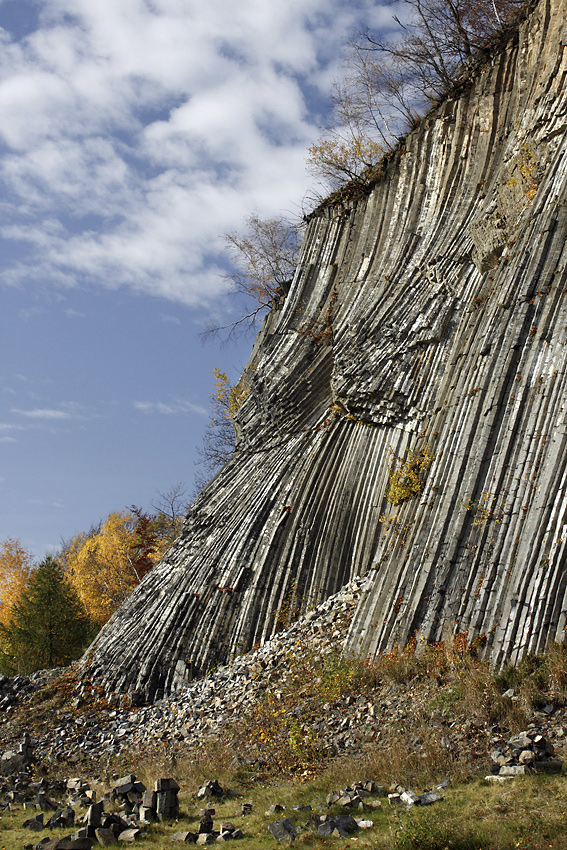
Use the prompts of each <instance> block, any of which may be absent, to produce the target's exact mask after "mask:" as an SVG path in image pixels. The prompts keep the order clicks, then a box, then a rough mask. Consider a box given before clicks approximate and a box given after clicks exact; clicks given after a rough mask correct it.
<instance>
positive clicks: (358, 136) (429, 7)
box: [307, 0, 525, 186]
mask: <svg viewBox="0 0 567 850" xmlns="http://www.w3.org/2000/svg"><path fill="white" fill-rule="evenodd" d="M391 2H393V0H391ZM400 5H401V11H400V14H399V15H394V16H393V21H394V23H395V24H396V27H397V30H396V32H395V33H393V34H389V35H387V36H383V35H381V34H379V33H374V32H371V31H369V30H367V31H366V32H364V33H362V34H361V35H359V36H358V37H357V38H355V39H354V40H353V41H352V42H351V44H350V45H349V48H350V49H349V52H348V54H347V57H346V73H345V76H344V78H343V80H342V81H340V82H339V83H337V84H336V86H335V91H334V95H333V99H332V103H333V123H332V126H331V128H330V132H329V134H328V135H327V136H326V137H323V138H322V139H320V140H319V141H318V142H317V143H315V144H313V145H312V146H311V148H310V149H309V156H308V160H307V162H308V166H309V168H310V169H311V170H312V171H313V172H314V173H315V174H317V175H318V176H320V177H323V178H324V179H325V180H326V181H327V182H329V183H330V184H331V185H332V186H335V185H337V184H339V185H340V184H342V183H344V181H345V179H346V180H352V179H355V180H360V181H362V182H364V180H365V179H366V177H367V175H368V173H369V169H370V168H371V166H372V165H374V164H376V163H377V162H378V161H379V159H380V158H381V156H382V155H383V154H385V153H387V152H388V151H389V150H392V149H393V148H394V147H395V145H396V143H397V140H398V137H399V136H400V135H403V134H405V133H406V132H407V131H408V130H410V129H412V127H414V126H415V125H416V123H418V121H419V115H420V113H421V112H422V110H424V109H425V108H427V105H428V104H429V105H430V104H432V103H435V102H436V101H437V100H439V99H440V98H442V97H443V96H444V95H445V94H446V93H447V92H448V91H450V89H451V88H452V87H453V86H454V85H455V83H456V81H457V79H458V77H459V75H460V74H461V72H462V71H463V70H464V69H465V68H466V66H467V65H468V64H469V63H470V62H471V61H474V58H475V57H476V56H480V55H482V51H483V50H485V49H487V48H489V47H490V45H491V42H492V40H493V39H494V38H495V37H497V36H498V35H499V34H500V33H503V32H505V31H506V28H507V27H509V25H511V24H512V23H513V22H514V21H515V20H516V19H517V17H518V14H519V12H520V10H521V9H522V8H523V7H524V5H525V3H524V0H402V3H401V4H400Z"/></svg>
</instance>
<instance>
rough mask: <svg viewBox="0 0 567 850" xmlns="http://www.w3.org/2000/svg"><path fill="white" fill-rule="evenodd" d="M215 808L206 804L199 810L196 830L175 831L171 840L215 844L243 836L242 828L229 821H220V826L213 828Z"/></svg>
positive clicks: (235, 839)
mask: <svg viewBox="0 0 567 850" xmlns="http://www.w3.org/2000/svg"><path fill="white" fill-rule="evenodd" d="M215 814H216V810H215V809H214V808H212V807H211V806H206V807H205V808H204V809H201V810H200V811H199V830H198V832H185V831H184V832H176V833H175V834H174V835H172V837H171V840H172V841H183V842H185V843H186V844H188V843H189V844H216V843H219V842H223V841H237V840H239V839H241V838H244V833H243V832H242V830H240V829H237V828H236V827H235V825H234V824H233V823H232V822H231V821H222V822H221V824H220V828H219V829H218V830H216V829H215V826H214V822H213V816H214V815H215Z"/></svg>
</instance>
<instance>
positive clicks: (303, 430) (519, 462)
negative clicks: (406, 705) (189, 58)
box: [83, 0, 567, 699]
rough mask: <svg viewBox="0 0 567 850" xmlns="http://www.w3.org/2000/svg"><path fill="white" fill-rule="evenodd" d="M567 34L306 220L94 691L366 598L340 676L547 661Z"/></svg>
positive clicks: (545, 15)
mask: <svg viewBox="0 0 567 850" xmlns="http://www.w3.org/2000/svg"><path fill="white" fill-rule="evenodd" d="M566 20H567V2H566V0H541V2H539V3H538V5H537V6H536V7H535V9H534V11H533V12H532V13H531V14H530V16H529V17H528V19H527V20H526V21H525V22H524V23H523V24H522V25H521V27H520V30H519V33H518V35H517V37H515V38H513V39H512V41H511V42H510V43H509V44H508V45H507V47H506V48H505V49H504V50H502V51H501V52H500V53H498V54H497V55H495V56H493V57H492V59H491V60H490V61H489V62H488V63H487V64H486V65H485V66H484V67H483V69H481V70H480V71H479V72H478V73H477V74H476V75H475V78H474V80H472V81H469V82H466V81H463V83H462V85H461V87H460V92H459V93H458V94H456V95H455V96H454V97H449V98H447V99H446V100H445V101H444V102H443V103H442V104H441V105H440V106H439V107H438V108H437V109H436V110H435V111H433V112H432V113H430V114H429V115H428V116H427V117H426V118H425V119H424V120H423V121H422V122H421V125H420V126H419V128H418V129H417V130H416V131H414V132H413V133H412V134H410V135H409V136H408V137H407V139H406V140H405V143H403V144H402V145H401V146H400V148H399V150H398V151H397V152H396V154H395V155H393V156H392V157H391V159H390V161H389V162H388V163H387V164H386V166H385V168H384V173H383V175H382V176H381V177H380V178H379V179H378V180H377V183H376V185H375V186H374V188H373V190H372V191H371V192H370V194H369V195H368V196H365V197H362V198H358V199H355V200H340V199H339V200H337V201H336V202H334V203H333V204H328V205H326V206H324V207H322V208H321V209H319V210H317V211H316V212H315V213H314V214H313V215H312V216H311V217H310V221H309V223H308V227H307V232H306V236H305V239H304V243H303V247H302V253H301V258H300V263H299V266H298V269H297V272H296V274H295V277H294V280H293V283H292V286H291V288H290V291H289V293H288V294H287V295H286V296H285V298H283V297H282V301H281V303H279V304H276V305H275V306H274V308H273V309H272V312H271V313H270V315H269V316H268V317H267V319H266V321H265V323H264V326H263V328H262V331H261V333H260V335H259V337H258V339H257V342H256V345H255V347H254V350H253V353H252V356H251V359H250V362H249V363H248V365H247V367H246V369H245V372H244V376H243V380H244V381H245V383H246V385H247V386H248V387H249V389H250V394H249V395H248V397H247V399H246V400H245V402H244V404H243V405H242V407H241V409H240V410H239V412H238V414H237V427H238V434H239V436H238V444H237V450H236V451H235V453H234V456H233V458H232V459H231V461H230V462H229V463H228V464H227V465H226V467H225V468H224V469H223V470H221V472H220V473H219V474H218V475H217V476H216V477H215V479H214V480H213V481H212V482H211V484H210V485H209V486H208V487H207V488H206V489H205V491H204V492H203V493H202V495H201V497H200V498H199V500H198V502H197V503H196V504H195V505H194V507H193V508H192V510H191V512H190V514H189V516H188V518H187V520H186V523H185V527H184V530H183V533H182V534H181V536H180V537H179V538H178V540H177V541H176V543H175V545H174V546H173V547H172V548H171V549H170V551H169V552H168V553H167V555H166V556H165V558H164V560H163V561H162V562H161V563H160V564H159V565H158V566H157V567H156V568H155V569H154V570H153V571H152V572H151V573H150V574H149V575H148V576H147V577H146V578H145V580H144V581H143V582H142V584H141V585H140V586H139V587H138V588H136V590H135V591H134V592H133V593H132V595H131V596H130V598H129V599H128V600H127V601H126V602H125V604H124V605H123V606H122V607H121V608H120V610H119V611H118V612H117V613H116V615H115V616H114V617H113V619H112V620H111V622H110V623H109V624H108V625H107V627H106V628H105V629H104V630H103V632H102V633H101V635H100V636H99V638H98V640H97V642H96V644H95V645H94V647H93V648H92V649H91V651H90V652H89V653H88V655H87V656H86V657H85V660H84V663H83V666H84V669H85V672H86V673H88V674H89V675H91V676H94V677H95V678H96V679H97V680H98V681H101V680H102V681H103V682H104V683H105V685H106V687H107V688H108V689H115V690H121V691H123V690H128V691H137V692H138V693H139V695H140V697H141V698H142V697H143V698H149V699H151V698H154V697H156V695H157V696H160V695H161V693H162V692H163V691H166V692H170V691H172V690H175V689H176V688H179V687H180V686H182V685H183V684H185V683H186V682H188V681H189V680H190V679H191V678H192V677H194V676H195V675H197V674H202V673H203V672H206V671H207V670H209V669H210V668H211V667H213V666H214V665H216V664H218V663H219V662H224V661H226V660H228V659H230V658H231V657H233V656H235V655H239V654H241V653H243V652H245V651H247V650H249V649H251V648H252V647H253V646H254V645H256V644H258V643H260V642H262V641H264V640H265V639H267V638H269V637H270V636H271V635H272V634H273V633H274V631H275V629H276V628H277V625H278V621H279V622H280V624H281V622H282V620H285V617H286V616H287V614H288V613H289V610H290V609H294V608H296V607H299V608H303V609H305V608H307V607H309V606H311V605H313V604H316V603H318V602H319V601H321V599H324V598H326V597H327V596H329V595H330V594H332V593H333V592H335V591H336V590H337V589H338V588H340V587H341V586H342V585H343V584H345V583H346V582H348V581H349V580H350V579H351V578H352V577H353V576H355V575H363V574H366V577H367V581H366V584H365V587H366V588H367V589H366V590H365V593H364V594H363V598H362V599H361V601H360V604H359V608H358V612H357V614H356V616H355V618H354V620H353V623H352V626H351V630H350V635H349V637H348V640H347V646H346V649H347V651H349V652H353V653H354V652H356V653H362V654H363V655H365V656H366V655H370V656H371V655H372V654H374V653H377V652H380V651H382V650H384V649H386V648H387V647H390V646H392V645H394V644H400V645H401V644H404V643H405V642H407V641H408V640H409V639H411V638H414V637H416V638H417V640H418V641H420V640H423V641H438V640H441V639H447V638H450V637H451V635H454V634H456V633H463V632H468V637H469V638H472V637H473V636H475V635H483V636H484V640H485V651H486V653H487V654H488V655H489V656H490V658H491V659H492V660H493V662H494V664H495V665H499V664H501V663H502V662H503V661H504V660H505V659H507V658H510V659H511V660H515V659H517V658H518V657H519V656H521V655H522V654H523V653H524V652H525V651H526V650H538V649H541V648H543V647H544V645H545V644H546V643H547V642H548V641H549V640H553V639H562V638H563V635H564V630H565V628H566V627H567V619H566V611H567V595H566V585H567V570H566V568H565V556H566V547H567V491H566V483H567V451H566V448H567V445H566V444H567V427H566V425H567V369H566V358H567V347H566V343H567V249H566V245H565V242H566V236H567V206H566V202H567V191H566V189H567V186H566V175H567V134H566V130H567V86H566V85H565V78H566V72H567V55H566V45H567V30H566V29H565V21H566ZM408 451H409V452H413V454H408ZM396 458H398V460H397V461H396ZM418 461H420V462H422V468H421V469H419V468H417V462H418ZM393 467H395V469H396V472H395V475H394V477H393V483H394V485H395V487H397V488H398V489H397V493H398V496H400V500H399V501H398V503H397V504H393V503H392V501H391V500H390V499H388V498H387V497H386V494H387V492H388V488H389V476H390V470H391V469H392V468H393ZM412 476H413V477H412ZM416 480H417V484H416ZM420 481H421V482H424V487H423V489H422V485H421V484H420V483H419V482H420ZM412 483H413V484H414V485H415V486H414V488H413V489H414V492H413V495H411V497H409V498H404V497H405V496H408V492H407V491H408V485H412ZM404 487H405V489H404ZM410 489H411V487H410ZM421 489H422V492H419V491H420V490H421ZM394 501H397V500H396V499H395V500H394Z"/></svg>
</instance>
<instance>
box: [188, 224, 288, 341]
mask: <svg viewBox="0 0 567 850" xmlns="http://www.w3.org/2000/svg"><path fill="white" fill-rule="evenodd" d="M224 241H225V244H226V246H227V249H228V254H229V257H230V260H231V263H232V266H233V270H232V271H230V272H228V273H227V274H226V275H225V279H226V280H228V281H229V282H230V286H231V290H232V292H233V293H234V294H237V295H242V296H244V298H245V299H246V302H247V304H248V305H249V306H250V309H248V310H247V311H246V313H245V314H244V315H243V316H241V317H240V318H239V319H237V320H236V321H234V322H230V323H229V324H228V325H225V326H223V327H218V328H212V329H211V330H209V331H207V332H206V333H205V334H204V336H205V337H207V336H210V335H215V334H218V333H220V332H221V331H225V330H228V331H229V336H230V335H232V334H233V333H235V332H237V331H242V332H243V333H246V332H247V331H249V330H251V329H253V328H254V327H255V324H256V320H257V318H258V316H259V315H260V314H261V313H263V312H265V311H268V310H269V309H270V308H271V306H272V304H273V302H274V300H275V299H276V298H277V297H278V296H279V295H285V293H286V292H287V290H288V288H289V283H290V281H291V278H292V277H293V274H294V271H295V267H296V265H297V258H298V254H299V243H300V238H299V230H298V227H296V226H295V225H293V224H291V222H289V221H287V220H286V219H285V218H284V217H283V216H277V217H275V218H268V219H261V218H260V217H259V216H258V215H249V216H247V217H246V219H245V230H244V232H243V233H242V234H239V233H227V234H226V235H225V236H224Z"/></svg>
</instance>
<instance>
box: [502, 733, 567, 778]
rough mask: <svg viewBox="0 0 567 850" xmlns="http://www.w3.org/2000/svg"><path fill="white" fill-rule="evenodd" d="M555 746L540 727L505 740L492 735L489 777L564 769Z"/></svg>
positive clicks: (553, 771)
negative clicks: (556, 755)
mask: <svg viewBox="0 0 567 850" xmlns="http://www.w3.org/2000/svg"><path fill="white" fill-rule="evenodd" d="M554 756H555V748H554V746H553V744H552V743H551V741H549V740H547V739H546V738H544V736H543V735H542V734H541V733H540V730H539V729H538V728H537V727H535V726H534V727H531V728H530V729H528V730H527V731H525V732H520V734H519V735H514V736H512V737H511V738H509V739H508V740H506V741H504V740H502V739H501V738H496V739H493V749H492V751H491V753H490V757H491V759H492V774H491V776H490V777H487V778H490V779H492V778H496V779H499V778H500V777H511V776H521V775H524V774H526V773H561V770H562V767H563V762H562V761H561V760H560V759H557V758H554Z"/></svg>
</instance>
